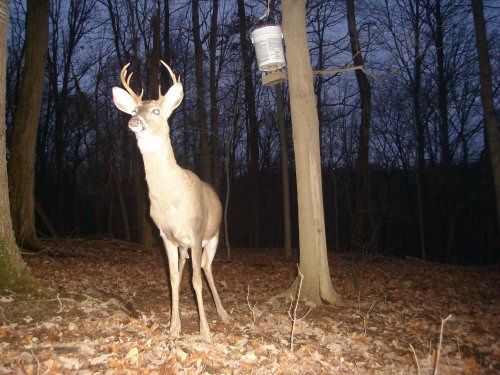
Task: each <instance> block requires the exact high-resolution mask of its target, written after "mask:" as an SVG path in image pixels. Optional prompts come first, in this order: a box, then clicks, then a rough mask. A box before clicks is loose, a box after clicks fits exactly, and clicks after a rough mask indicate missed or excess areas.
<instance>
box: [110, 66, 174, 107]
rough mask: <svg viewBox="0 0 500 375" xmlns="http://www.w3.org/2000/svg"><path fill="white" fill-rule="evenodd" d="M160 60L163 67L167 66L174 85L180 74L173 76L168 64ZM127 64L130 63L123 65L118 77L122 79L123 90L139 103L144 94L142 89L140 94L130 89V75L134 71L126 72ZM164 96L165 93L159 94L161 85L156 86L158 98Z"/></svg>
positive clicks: (160, 98)
mask: <svg viewBox="0 0 500 375" xmlns="http://www.w3.org/2000/svg"><path fill="white" fill-rule="evenodd" d="M160 62H161V63H162V64H163V66H164V67H165V68H167V70H168V73H169V74H170V77H171V78H172V81H173V82H174V85H175V84H177V83H180V81H181V76H179V78H177V77H176V76H175V74H174V72H173V71H172V69H171V68H170V66H168V65H167V64H166V63H165V62H164V61H163V60H160ZM129 65H130V63H128V64H127V65H125V66H124V67H123V68H122V70H121V72H120V78H121V80H122V85H123V87H124V88H125V90H127V92H128V93H129V94H130V95H131V96H132V98H134V99H135V100H136V102H138V103H140V102H142V96H143V95H144V90H142V91H141V95H137V94H136V93H135V92H134V90H132V88H131V87H130V79H131V78H132V75H133V74H134V73H130V74H127V68H128V67H129ZM127 75H128V76H127ZM164 96H165V95H162V94H161V86H158V100H159V101H161V100H162V99H163V97H164Z"/></svg>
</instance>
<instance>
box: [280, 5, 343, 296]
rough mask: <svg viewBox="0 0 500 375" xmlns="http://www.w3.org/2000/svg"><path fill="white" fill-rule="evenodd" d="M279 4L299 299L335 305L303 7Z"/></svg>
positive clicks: (314, 103)
mask: <svg viewBox="0 0 500 375" xmlns="http://www.w3.org/2000/svg"><path fill="white" fill-rule="evenodd" d="M282 5H283V33H284V36H285V41H286V45H287V49H286V59H287V62H288V73H289V75H288V79H289V90H290V106H291V113H292V127H293V144H294V152H295V163H296V173H297V195H298V197H297V199H298V208H299V233H300V240H299V242H300V271H301V272H302V274H303V275H304V280H303V285H302V293H301V298H302V299H305V300H310V301H313V302H315V303H318V304H321V302H322V301H326V302H328V303H333V304H338V303H340V302H341V299H340V296H339V295H338V294H337V293H336V292H335V290H334V289H333V285H332V280H331V278H330V272H329V267H328V257H327V250H326V237H325V220H324V213H323V192H322V184H321V160H320V151H319V130H318V129H319V124H318V112H317V107H316V98H315V95H314V87H313V82H312V68H311V62H310V59H309V51H308V46H307V35H306V11H305V3H304V2H303V1H294V0H284V1H283V3H282ZM297 281H298V279H296V282H295V283H294V284H295V285H297Z"/></svg>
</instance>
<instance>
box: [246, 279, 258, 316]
mask: <svg viewBox="0 0 500 375" xmlns="http://www.w3.org/2000/svg"><path fill="white" fill-rule="evenodd" d="M249 296H250V285H247V306H248V308H249V309H250V312H251V313H252V322H253V324H254V325H255V319H256V318H255V306H257V302H255V304H254V305H253V306H252V305H250V299H249Z"/></svg>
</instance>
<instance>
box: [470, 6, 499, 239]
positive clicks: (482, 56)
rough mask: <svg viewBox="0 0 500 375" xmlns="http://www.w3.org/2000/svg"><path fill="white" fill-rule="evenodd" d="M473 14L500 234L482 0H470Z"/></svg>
mask: <svg viewBox="0 0 500 375" xmlns="http://www.w3.org/2000/svg"><path fill="white" fill-rule="evenodd" d="M472 13H473V16H474V30H475V33H476V49H477V55H478V58H479V72H480V80H481V104H482V105H483V112H484V123H485V127H486V140H487V142H488V149H489V155H490V162H491V170H492V171H493V183H494V185H495V195H496V202H497V225H498V233H499V234H500V134H499V130H498V129H499V128H498V122H497V118H496V115H495V105H494V103H493V89H492V75H491V63H490V57H489V53H488V39H487V36H486V24H485V21H484V7H483V0H472Z"/></svg>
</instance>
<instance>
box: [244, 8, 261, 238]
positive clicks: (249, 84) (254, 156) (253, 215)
mask: <svg viewBox="0 0 500 375" xmlns="http://www.w3.org/2000/svg"><path fill="white" fill-rule="evenodd" d="M238 20H239V32H240V46H241V54H242V56H243V79H244V82H245V104H246V113H247V121H248V124H247V125H248V134H247V145H248V152H249V165H248V176H249V180H250V184H251V195H250V200H251V203H250V215H249V223H248V224H249V225H248V230H249V233H248V234H249V240H250V243H252V245H254V246H258V245H259V243H260V220H259V218H260V208H259V207H260V198H261V194H260V184H259V125H258V123H257V113H256V108H255V88H254V85H253V78H252V66H251V60H250V46H249V43H248V39H247V33H248V27H247V19H246V14H245V2H244V1H243V0H238Z"/></svg>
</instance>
